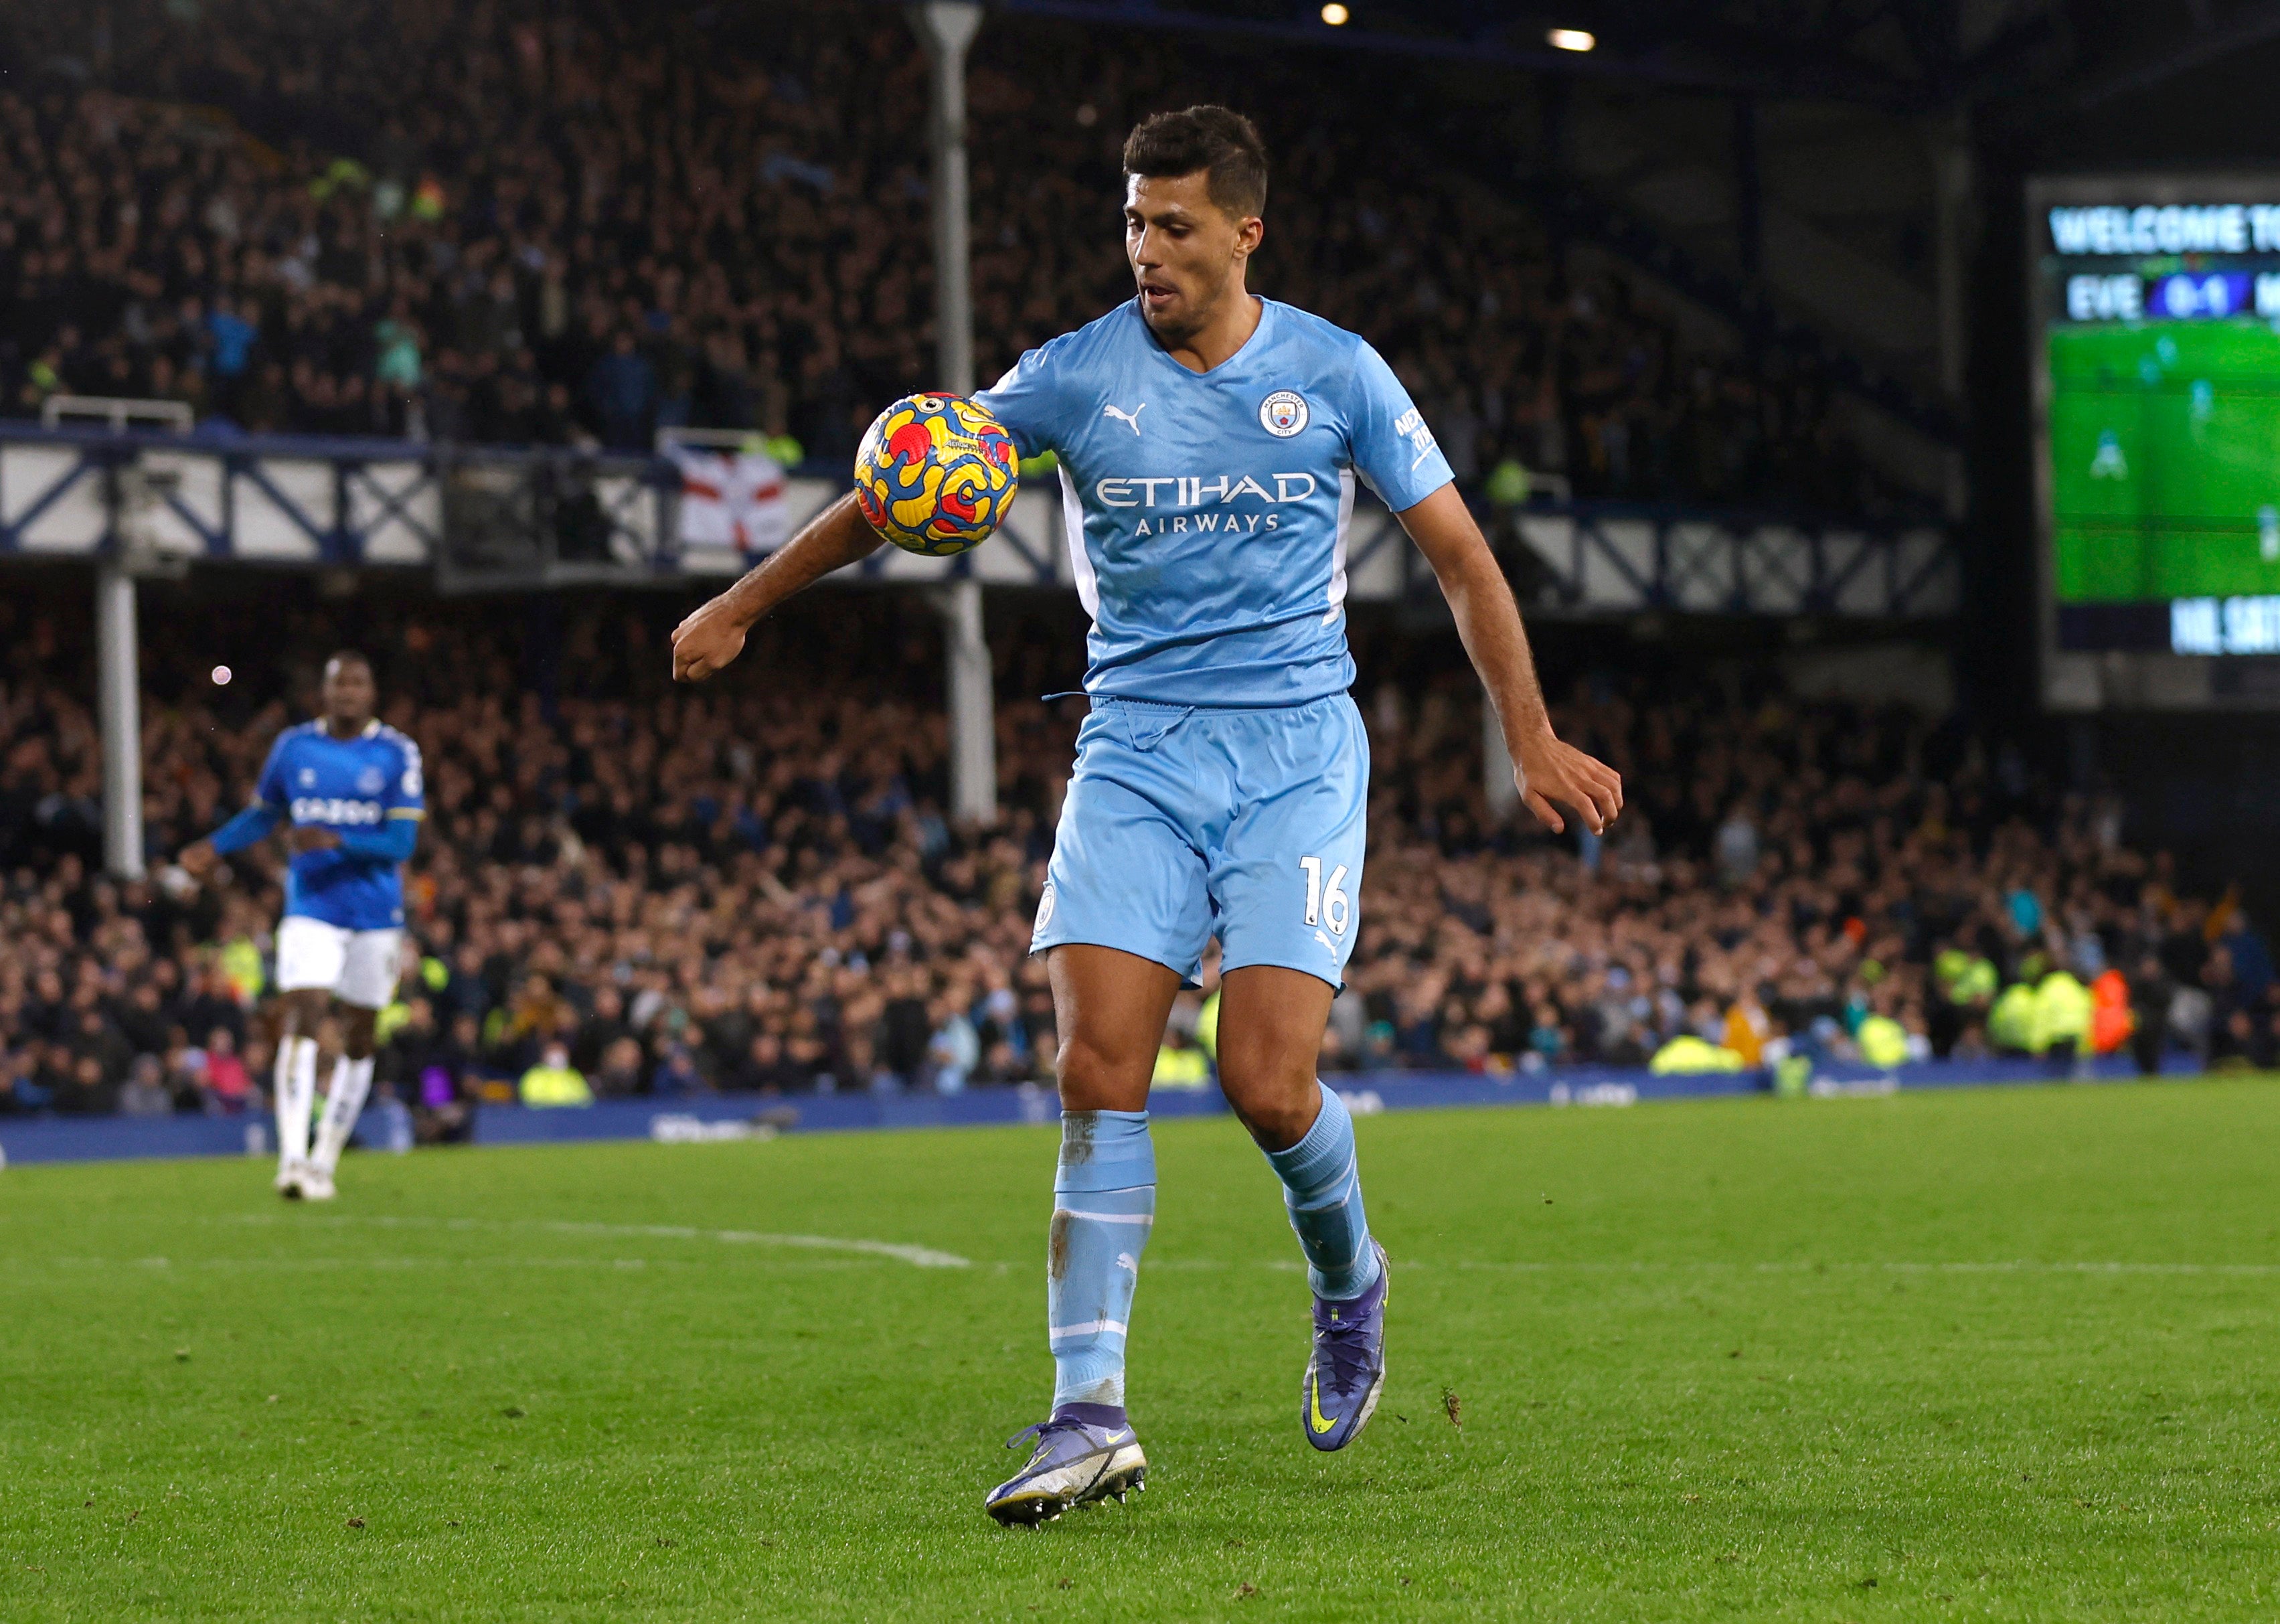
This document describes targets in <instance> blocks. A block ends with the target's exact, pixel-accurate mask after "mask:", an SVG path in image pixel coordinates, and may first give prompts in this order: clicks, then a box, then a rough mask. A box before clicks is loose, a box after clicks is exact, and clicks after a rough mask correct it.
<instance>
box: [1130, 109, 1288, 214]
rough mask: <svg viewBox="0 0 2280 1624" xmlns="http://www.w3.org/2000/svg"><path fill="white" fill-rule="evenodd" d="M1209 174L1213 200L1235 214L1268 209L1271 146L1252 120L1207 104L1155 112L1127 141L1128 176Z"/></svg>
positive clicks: (1252, 212)
mask: <svg viewBox="0 0 2280 1624" xmlns="http://www.w3.org/2000/svg"><path fill="white" fill-rule="evenodd" d="M1198 170H1203V171H1205V172H1206V173H1208V175H1209V177H1210V178H1209V180H1208V181H1207V182H1206V184H1207V186H1208V188H1209V190H1210V192H1211V200H1212V201H1213V203H1215V204H1218V205H1219V206H1220V207H1221V208H1222V209H1224V210H1226V211H1227V212H1229V214H1233V215H1238V216H1241V215H1247V214H1259V213H1263V212H1265V211H1266V208H1267V143H1266V142H1263V141H1261V140H1259V131H1258V128H1257V127H1255V126H1254V125H1253V124H1252V122H1251V120H1250V119H1246V118H1244V116H1243V115H1242V114H1241V113H1239V112H1236V111H1234V110H1233V109H1232V108H1228V107H1217V106H1213V105H1210V104H1205V105H1203V106H1200V107H1184V108H1182V109H1181V110H1180V111H1179V112H1159V113H1151V114H1150V115H1149V116H1148V117H1147V118H1144V119H1141V120H1140V122H1139V123H1137V124H1136V125H1134V126H1133V127H1132V133H1131V135H1128V136H1126V137H1125V138H1124V173H1126V174H1128V175H1147V176H1150V177H1152V178H1153V177H1167V176H1171V175H1191V174H1194V173H1196V172H1197V171H1198Z"/></svg>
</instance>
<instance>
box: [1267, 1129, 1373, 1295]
mask: <svg viewBox="0 0 2280 1624" xmlns="http://www.w3.org/2000/svg"><path fill="white" fill-rule="evenodd" d="M1321 1093H1322V1109H1321V1113H1320V1114H1319V1115H1317V1116H1316V1117H1315V1118H1314V1125H1313V1127H1312V1128H1308V1129H1307V1130H1306V1137H1305V1138H1304V1139H1301V1140H1300V1141H1298V1143H1296V1144H1294V1145H1292V1146H1291V1147H1290V1149H1289V1150H1287V1151H1267V1161H1268V1163H1269V1164H1271V1165H1272V1166H1273V1167H1274V1169H1275V1176H1276V1177H1278V1178H1280V1179H1281V1180H1282V1181H1283V1203H1284V1205H1287V1206H1288V1207H1289V1208H1290V1228H1293V1229H1295V1230H1297V1231H1298V1250H1299V1251H1303V1252H1305V1253H1306V1283H1307V1284H1308V1285H1309V1286H1312V1287H1313V1291H1314V1295H1315V1296H1316V1297H1328V1298H1329V1299H1330V1300H1331V1301H1332V1302H1340V1303H1343V1302H1346V1301H1349V1300H1350V1299H1352V1298H1354V1297H1360V1295H1361V1294H1362V1293H1363V1292H1365V1291H1367V1290H1368V1289H1370V1288H1371V1287H1372V1286H1374V1285H1375V1284H1376V1283H1377V1275H1378V1266H1377V1249H1376V1248H1375V1247H1374V1246H1372V1245H1371V1244H1370V1243H1369V1220H1368V1219H1367V1218H1366V1217H1364V1216H1363V1214H1362V1210H1361V1174H1360V1171H1359V1169H1358V1166H1357V1164H1356V1162H1355V1159H1354V1135H1353V1117H1352V1113H1350V1112H1348V1111H1347V1110H1346V1104H1345V1102H1344V1100H1342V1099H1340V1098H1339V1097H1338V1096H1337V1091H1336V1089H1322V1091H1321Z"/></svg>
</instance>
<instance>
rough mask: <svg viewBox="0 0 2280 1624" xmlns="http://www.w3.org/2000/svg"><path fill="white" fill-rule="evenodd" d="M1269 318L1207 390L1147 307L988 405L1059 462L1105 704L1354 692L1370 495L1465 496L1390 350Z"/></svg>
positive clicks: (1213, 373) (1129, 307)
mask: <svg viewBox="0 0 2280 1624" xmlns="http://www.w3.org/2000/svg"><path fill="white" fill-rule="evenodd" d="M1259 303H1260V305H1261V307H1262V308H1261V310H1260V312H1259V327H1258V330H1257V331H1255V332H1253V333H1252V335H1251V339H1250V342H1249V343H1245V344H1244V346H1243V348H1242V349H1241V350H1237V351H1236V353H1235V354H1234V355H1232V356H1230V357H1229V358H1228V359H1226V360H1225V361H1223V362H1221V364H1220V365H1219V366H1214V367H1213V368H1212V369H1211V370H1210V371H1209V372H1206V373H1195V372H1190V371H1189V370H1188V368H1186V367H1185V366H1182V365H1181V364H1180V363H1179V362H1177V361H1175V360H1174V359H1173V358H1172V357H1171V354H1170V352H1169V351H1167V350H1166V349H1165V348H1164V346H1163V345H1162V344H1161V343H1159V342H1158V341H1157V339H1156V336H1155V335H1154V334H1153V333H1152V332H1150V331H1149V328H1148V323H1147V319H1146V318H1144V316H1142V314H1141V313H1140V304H1139V301H1138V299H1137V298H1135V299H1134V300H1133V301H1132V302H1131V303H1129V304H1124V305H1121V306H1120V307H1119V308H1117V309H1116V310H1113V311H1111V312H1109V313H1108V314H1107V315H1105V316H1103V317H1102V318H1100V319H1099V320H1098V321H1095V322H1092V323H1090V324H1089V325H1087V326H1085V327H1080V328H1078V329H1077V330H1076V331H1075V332H1074V333H1070V334H1067V335H1063V336H1062V337H1059V338H1057V339H1055V340H1053V342H1052V343H1049V344H1047V345H1045V346H1044V348H1043V349H1041V350H1030V351H1029V352H1028V354H1027V355H1024V356H1023V357H1022V358H1021V360H1020V361H1019V362H1017V363H1016V364H1015V365H1014V366H1013V370H1012V371H1011V372H1009V373H1006V374H1005V376H1004V377H1003V378H1000V379H999V380H998V381H997V383H996V384H995V385H994V386H993V387H991V388H990V389H985V390H983V391H982V393H981V394H980V395H979V396H975V398H976V399H977V400H979V401H980V402H981V404H983V405H985V406H987V407H989V408H990V411H992V412H995V413H997V418H998V420H999V421H1001V422H1003V423H1004V424H1005V427H1006V429H1007V430H1008V431H1009V432H1010V433H1011V434H1012V435H1013V439H1014V441H1015V442H1016V443H1018V444H1019V445H1020V446H1021V450H1022V451H1023V452H1024V454H1026V455H1029V456H1035V455H1036V453H1038V452H1040V451H1043V450H1047V449H1050V450H1052V451H1053V452H1054V453H1055V455H1056V456H1057V457H1058V458H1059V461H1060V475H1061V497H1062V516H1063V528H1064V529H1065V531H1066V532H1067V539H1068V546H1069V563H1070V566H1071V569H1072V571H1073V573H1075V577H1076V588H1077V595H1078V596H1079V597H1081V598H1082V600H1083V602H1084V607H1085V612H1087V613H1088V614H1090V616H1091V617H1092V634H1091V637H1090V642H1089V644H1088V650H1087V651H1088V653H1089V655H1090V668H1089V669H1088V670H1087V672H1086V673H1085V679H1084V686H1085V691H1086V692H1087V693H1089V694H1092V695H1095V696H1097V697H1123V698H1129V699H1153V700H1161V701H1165V702H1167V703H1171V704H1212V705H1281V704H1305V703H1306V702H1308V701H1310V700H1314V699H1319V698H1321V697H1323V696H1324V695H1326V694H1332V693H1337V692H1341V691H1343V690H1344V689H1346V688H1348V687H1349V686H1351V685H1352V681H1353V675H1354V667H1353V659H1352V656H1351V655H1350V654H1348V652H1347V651H1346V630H1345V595H1346V572H1345V559H1346V527H1347V524H1348V522H1349V521H1350V520H1352V516H1353V504H1354V481H1355V480H1356V478H1357V477H1359V478H1360V480H1362V481H1364V482H1366V483H1367V485H1368V486H1369V487H1370V489H1373V490H1375V492H1376V493H1377V494H1378V496H1380V497H1381V498H1383V501H1384V502H1385V504H1386V505H1387V506H1388V507H1390V508H1392V509H1393V510H1394V511H1395V512H1400V511H1401V510H1402V509H1404V508H1407V507H1411V506H1413V505H1414V504H1417V503H1419V502H1421V501H1423V500H1424V499H1425V498H1426V497H1427V496H1430V495H1432V494H1433V492H1435V491H1436V490H1437V489H1440V488H1441V487H1442V486H1444V485H1445V484H1447V483H1448V482H1449V481H1450V480H1451V479H1452V477H1453V476H1452V474H1451V473H1450V472H1449V465H1448V462H1447V460H1446V459H1445V458H1443V457H1442V455H1441V451H1440V448H1439V447H1438V446H1437V445H1436V444H1435V443H1434V442H1433V434H1432V431H1431V430H1430V429H1429V428H1428V427H1426V426H1425V421H1424V419H1423V417H1422V415H1421V413H1420V412H1418V410H1417V408H1416V406H1415V405H1414V404H1412V402H1411V401H1410V398H1409V395H1408V392H1407V391H1406V390H1405V389H1403V388H1402V387H1401V384H1400V382H1399V381H1398V380H1397V379H1396V378H1395V377H1394V375H1393V369H1392V368H1391V367H1390V366H1387V365H1386V364H1385V362H1384V360H1383V358H1380V356H1379V355H1378V353H1377V351H1376V350H1373V349H1371V348H1370V347H1369V345H1368V344H1367V343H1364V342H1363V341H1362V340H1361V339H1360V338H1359V337H1357V336H1356V335H1353V334H1352V333H1348V332H1346V331H1344V329H1343V328H1340V327H1333V326H1331V325H1330V324H1329V322H1327V321H1324V320H1323V319H1321V318H1320V317H1318V316H1310V315H1308V314H1307V313H1306V312H1304V311H1302V310H1298V309H1295V308H1293V307H1292V306H1290V305H1288V304H1276V303H1275V301H1274V300H1272V299H1262V300H1260V301H1259Z"/></svg>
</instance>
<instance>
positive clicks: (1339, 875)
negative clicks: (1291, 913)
mask: <svg viewBox="0 0 2280 1624" xmlns="http://www.w3.org/2000/svg"><path fill="white" fill-rule="evenodd" d="M1298 866H1299V867H1300V868H1302V869H1304V870H1305V871H1306V923H1307V924H1309V925H1327V926H1329V928H1330V934H1331V935H1334V936H1343V935H1345V934H1346V927H1347V926H1348V925H1349V924H1351V923H1352V921H1353V899H1352V897H1348V896H1347V895H1346V893H1345V881H1346V866H1345V865H1344V863H1341V864H1339V865H1338V866H1336V868H1333V869H1332V870H1330V878H1329V884H1327V885H1325V884H1324V883H1323V882H1322V859H1321V858H1318V857H1302V858H1299V859H1298Z"/></svg>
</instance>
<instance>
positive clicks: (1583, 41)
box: [1544, 28, 1599, 50]
mask: <svg viewBox="0 0 2280 1624" xmlns="http://www.w3.org/2000/svg"><path fill="white" fill-rule="evenodd" d="M1544 40H1545V41H1546V42H1548V43H1549V44H1550V45H1551V47H1552V50H1597V49H1598V43H1599V36H1598V35H1596V34H1592V33H1590V32H1588V31H1587V30H1585V29H1582V28H1554V29H1552V32H1551V33H1549V34H1547V35H1544Z"/></svg>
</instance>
